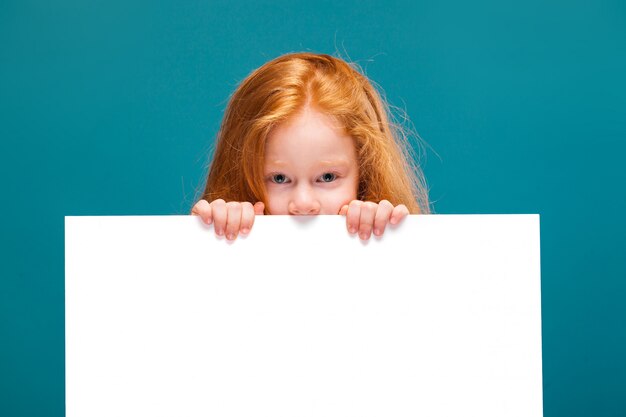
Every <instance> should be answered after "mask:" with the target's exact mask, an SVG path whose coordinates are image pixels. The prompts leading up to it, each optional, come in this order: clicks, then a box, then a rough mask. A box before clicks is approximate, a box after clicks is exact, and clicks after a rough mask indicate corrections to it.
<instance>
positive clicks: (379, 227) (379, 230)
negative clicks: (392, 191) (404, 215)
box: [374, 200, 393, 236]
mask: <svg viewBox="0 0 626 417" xmlns="http://www.w3.org/2000/svg"><path fill="white" fill-rule="evenodd" d="M392 212H393V204H391V203H390V202H389V201H387V200H383V201H381V202H380V203H378V210H377V211H376V217H374V234H375V235H376V236H380V235H382V234H383V233H385V227H387V223H388V222H389V218H390V217H391V213H392Z"/></svg>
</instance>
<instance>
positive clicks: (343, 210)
mask: <svg viewBox="0 0 626 417" xmlns="http://www.w3.org/2000/svg"><path fill="white" fill-rule="evenodd" d="M347 212H348V205H347V204H345V205H344V206H342V207H341V209H340V210H339V213H338V214H339V215H340V216H345V215H346V213H347Z"/></svg>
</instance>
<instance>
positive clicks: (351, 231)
mask: <svg viewBox="0 0 626 417" xmlns="http://www.w3.org/2000/svg"><path fill="white" fill-rule="evenodd" d="M348 232H350V233H352V234H354V233H356V229H355V228H354V227H350V228H349V229H348Z"/></svg>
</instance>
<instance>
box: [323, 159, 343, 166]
mask: <svg viewBox="0 0 626 417" xmlns="http://www.w3.org/2000/svg"><path fill="white" fill-rule="evenodd" d="M319 164H320V165H323V166H346V165H350V162H349V161H348V160H347V159H343V158H341V159H333V160H325V161H320V162H319Z"/></svg>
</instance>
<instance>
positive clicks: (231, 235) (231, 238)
mask: <svg viewBox="0 0 626 417" xmlns="http://www.w3.org/2000/svg"><path fill="white" fill-rule="evenodd" d="M226 239H228V240H235V235H234V234H232V233H229V234H228V236H226Z"/></svg>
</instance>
